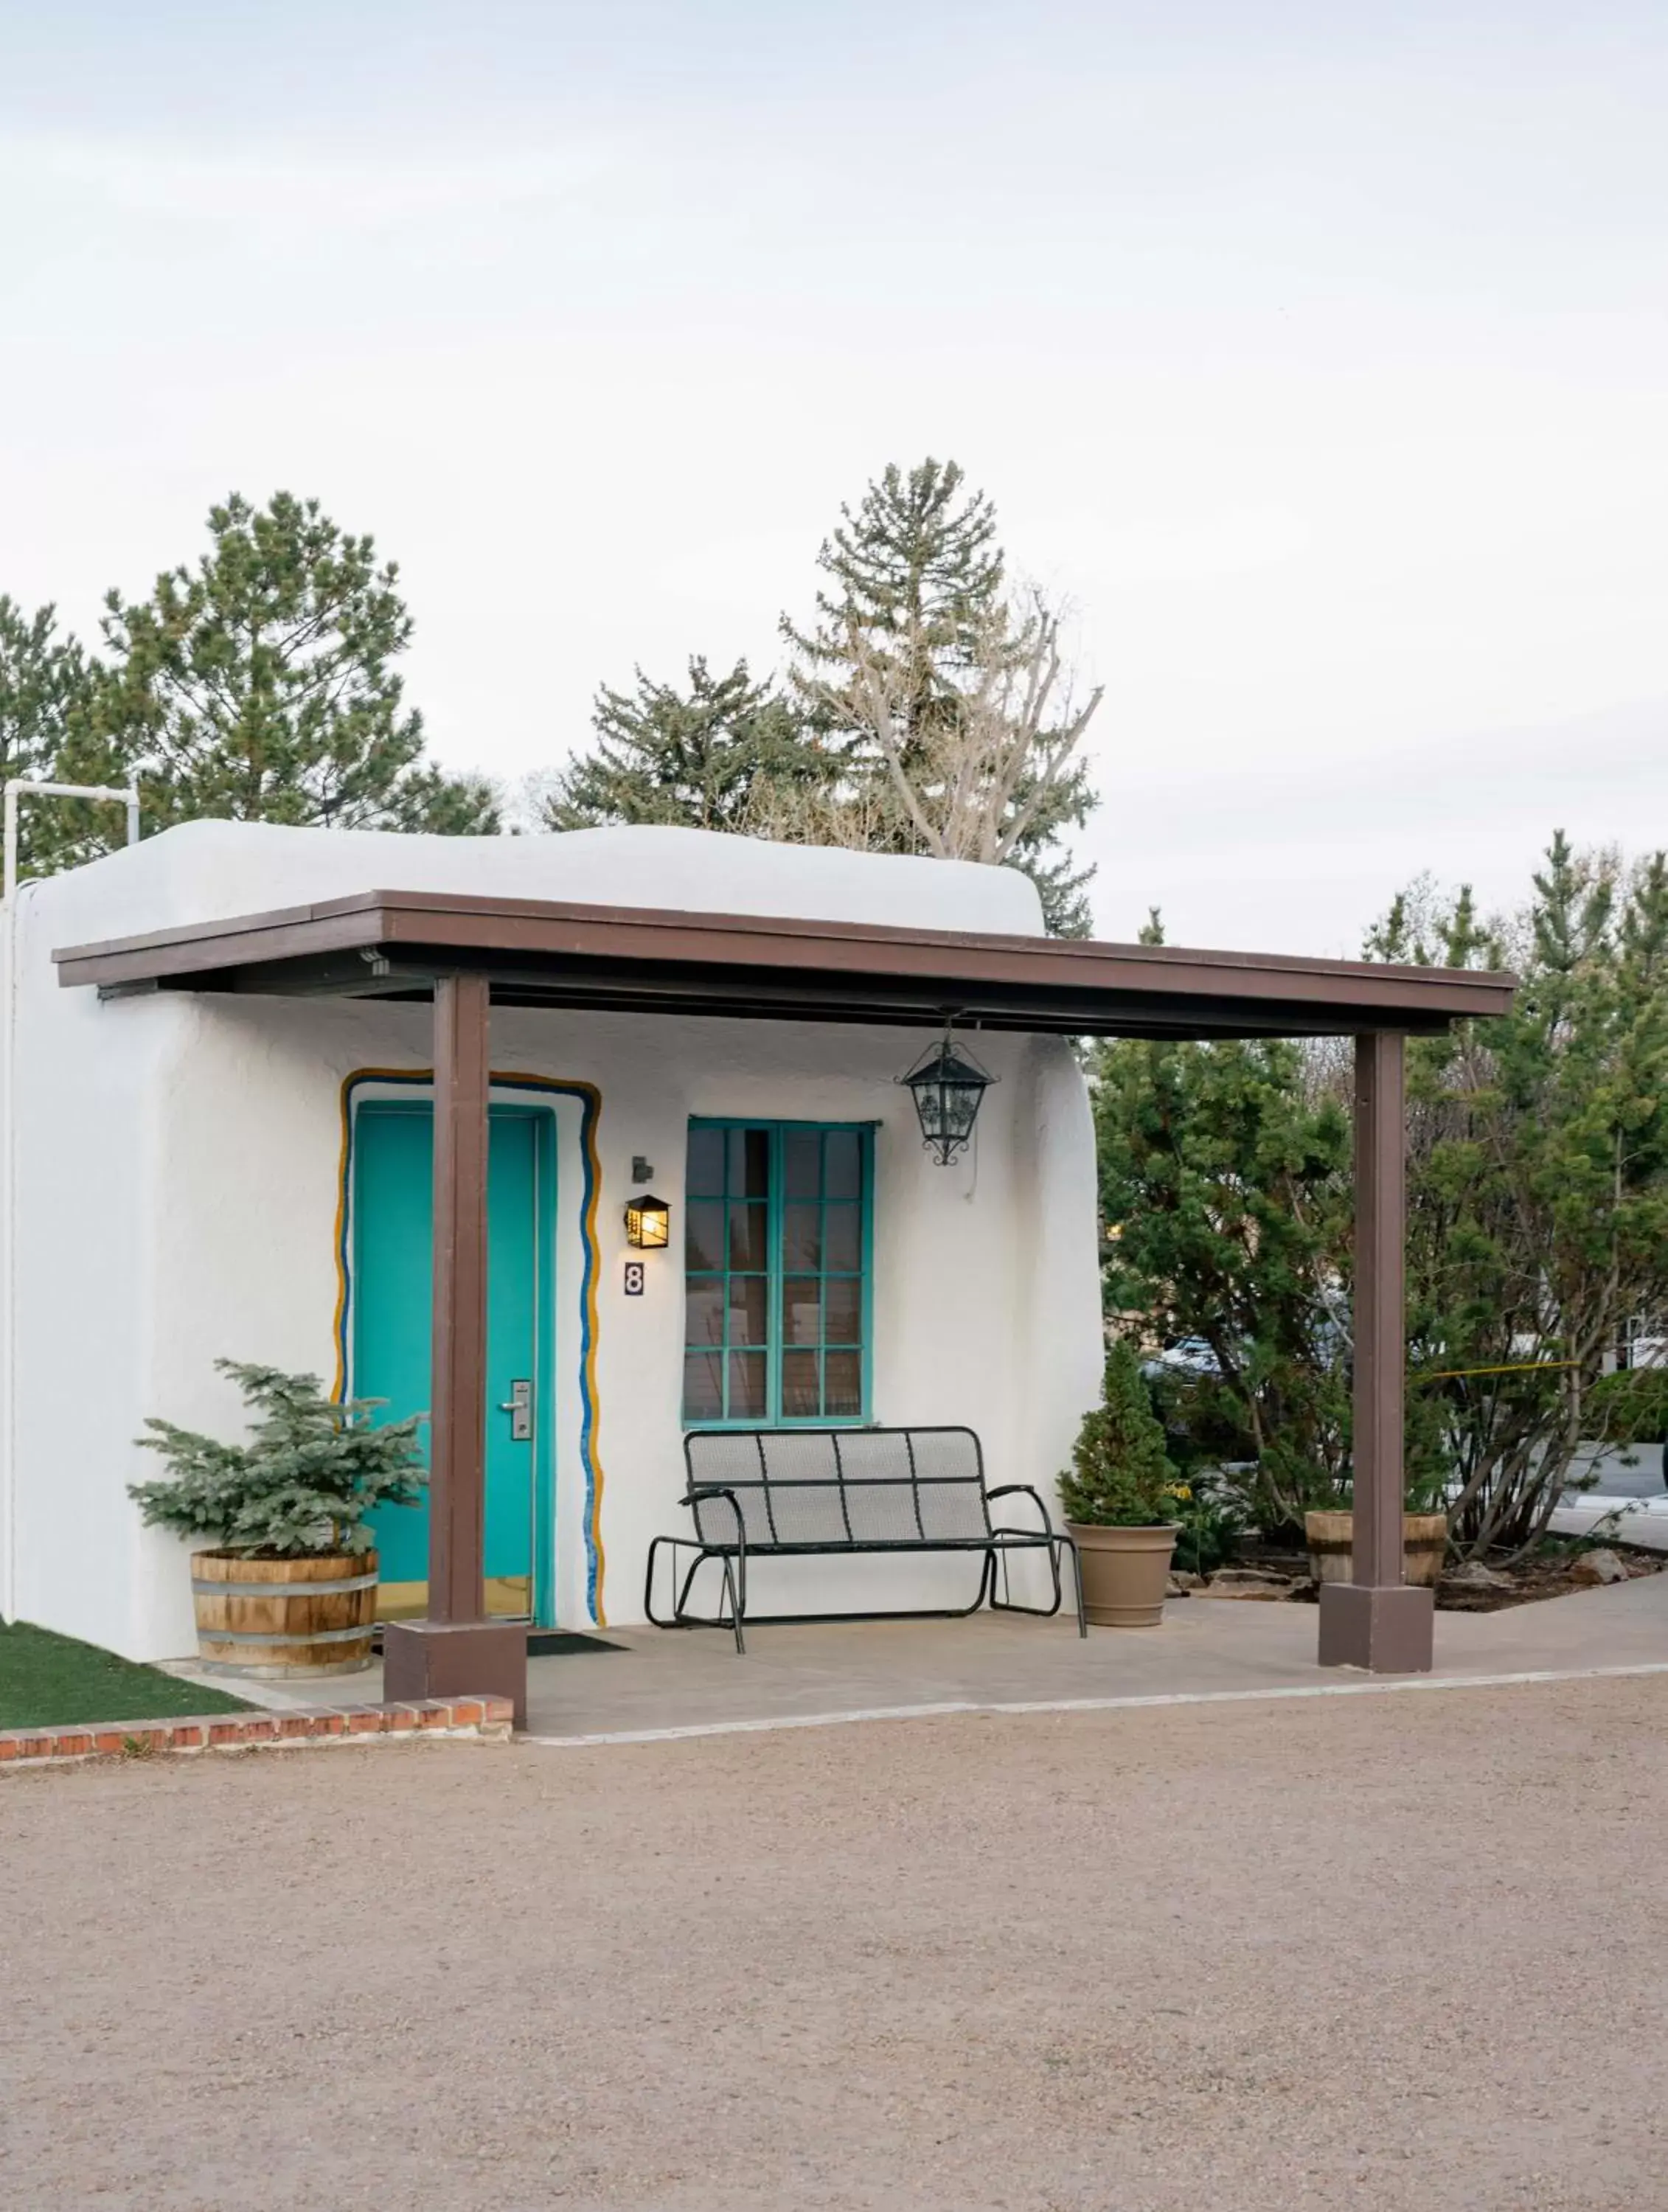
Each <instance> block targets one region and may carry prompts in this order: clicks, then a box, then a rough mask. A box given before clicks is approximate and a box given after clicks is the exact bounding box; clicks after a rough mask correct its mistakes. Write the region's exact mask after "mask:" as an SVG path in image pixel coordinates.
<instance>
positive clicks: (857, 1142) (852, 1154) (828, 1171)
mask: <svg viewBox="0 0 1668 2212" xmlns="http://www.w3.org/2000/svg"><path fill="white" fill-rule="evenodd" d="M823 1147H824V1149H823V1174H824V1176H825V1182H824V1185H823V1188H824V1191H825V1194H826V1195H827V1196H828V1197H830V1198H861V1195H862V1190H863V1150H862V1139H861V1137H860V1136H859V1135H858V1133H857V1132H856V1130H855V1129H831V1130H830V1131H829V1133H828V1134H827V1136H826V1137H825V1138H824V1139H823Z"/></svg>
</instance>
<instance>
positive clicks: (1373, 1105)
mask: <svg viewBox="0 0 1668 2212" xmlns="http://www.w3.org/2000/svg"><path fill="white" fill-rule="evenodd" d="M1406 1060H1407V1040H1406V1038H1405V1037H1403V1036H1399V1035H1397V1034H1396V1033H1394V1032H1383V1031H1379V1032H1375V1033H1373V1034H1372V1035H1369V1036H1358V1037H1357V1038H1356V1040H1355V1295H1354V1316H1353V1318H1354V1362H1355V1373H1354V1475H1355V1480H1354V1527H1353V1530H1352V1534H1351V1550H1352V1553H1353V1559H1352V1562H1351V1565H1350V1579H1349V1580H1348V1582H1347V1583H1322V1585H1321V1591H1320V1663H1321V1665H1322V1666H1323V1667H1366V1668H1370V1669H1371V1670H1372V1671H1373V1673H1374V1674H1423V1673H1426V1672H1428V1670H1429V1668H1430V1666H1431V1662H1432V1656H1433V1643H1434V1595H1433V1594H1432V1592H1431V1591H1429V1590H1428V1589H1409V1587H1408V1585H1407V1584H1406V1583H1405V1582H1404V1580H1403V1559H1402V1512H1403V1490H1404V1482H1403V1461H1402V1425H1403V1392H1404V1391H1405V1389H1406V1365H1407V1355H1406V1349H1405V1346H1406V1328H1407V1323H1406V1291H1405V1267H1406V1263H1405V1243H1406V1236H1407V1079H1406Z"/></svg>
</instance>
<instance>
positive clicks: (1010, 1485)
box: [984, 1482, 1054, 1536]
mask: <svg viewBox="0 0 1668 2212" xmlns="http://www.w3.org/2000/svg"><path fill="white" fill-rule="evenodd" d="M984 1494H985V1498H986V1499H987V1500H988V1502H989V1504H993V1505H994V1504H995V1502H996V1500H997V1499H998V1498H1030V1500H1031V1501H1032V1504H1034V1505H1035V1506H1036V1508H1037V1510H1038V1512H1039V1513H1040V1514H1041V1515H1042V1516H1043V1526H1044V1528H1045V1529H1047V1531H1048V1533H1049V1534H1050V1536H1051V1535H1052V1534H1054V1520H1053V1516H1052V1515H1051V1514H1050V1511H1049V1510H1048V1507H1047V1506H1046V1505H1045V1504H1044V1502H1043V1496H1042V1492H1040V1491H1038V1490H1033V1489H1032V1486H1031V1485H1030V1484H1029V1483H1028V1482H1004V1483H1003V1484H1002V1485H1001V1487H1000V1488H999V1489H996V1490H987V1491H986V1492H985V1493H984Z"/></svg>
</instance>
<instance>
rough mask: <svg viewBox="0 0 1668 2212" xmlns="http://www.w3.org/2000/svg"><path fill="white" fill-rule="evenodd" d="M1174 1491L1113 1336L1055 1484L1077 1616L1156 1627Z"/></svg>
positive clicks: (1132, 1369) (1159, 1439)
mask: <svg viewBox="0 0 1668 2212" xmlns="http://www.w3.org/2000/svg"><path fill="white" fill-rule="evenodd" d="M1179 1494H1180V1486H1179V1485H1178V1482H1177V1480H1176V1470H1175V1468H1173V1467H1172V1464H1171V1462H1170V1460H1169V1458H1168V1457H1167V1455H1166V1452H1165V1448H1164V1431H1163V1429H1162V1428H1161V1427H1160V1425H1159V1422H1158V1421H1157V1419H1155V1418H1154V1413H1153V1409H1152V1407H1151V1406H1150V1405H1149V1404H1148V1397H1147V1385H1146V1383H1144V1382H1143V1381H1142V1380H1141V1369H1140V1367H1139V1366H1138V1365H1137V1364H1136V1361H1135V1353H1134V1352H1132V1351H1131V1349H1130V1348H1129V1345H1128V1344H1126V1343H1125V1342H1124V1341H1123V1339H1122V1338H1119V1339H1117V1340H1114V1342H1113V1344H1112V1346H1111V1350H1110V1351H1109V1352H1107V1354H1106V1373H1105V1382H1104V1383H1103V1385H1102V1392H1101V1401H1100V1403H1099V1405H1098V1406H1097V1407H1095V1408H1094V1409H1093V1412H1092V1413H1086V1414H1085V1415H1084V1417H1083V1426H1082V1428H1081V1431H1079V1434H1078V1438H1077V1444H1076V1448H1075V1449H1074V1451H1073V1453H1072V1463H1071V1466H1070V1467H1069V1468H1068V1469H1067V1471H1066V1473H1065V1474H1062V1476H1061V1477H1060V1501H1061V1504H1062V1506H1063V1507H1064V1509H1065V1514H1066V1525H1067V1527H1068V1528H1069V1529H1070V1531H1071V1533H1072V1535H1073V1536H1074V1539H1075V1540H1076V1543H1077V1557H1078V1560H1079V1564H1080V1568H1081V1573H1082V1577H1083V1610H1084V1612H1085V1613H1087V1615H1088V1618H1089V1619H1090V1620H1092V1621H1093V1622H1095V1623H1096V1624H1097V1626H1100V1627H1102V1628H1156V1627H1157V1626H1158V1625H1159V1622H1160V1620H1162V1618H1163V1615H1164V1593H1165V1589H1166V1584H1167V1583H1168V1582H1169V1579H1170V1556H1171V1553H1172V1552H1173V1551H1174V1549H1175V1546H1176V1537H1177V1534H1178V1524H1177V1522H1176V1521H1175V1519H1174V1518H1173V1515H1174V1512H1175V1506H1176V1500H1177V1498H1178V1496H1179Z"/></svg>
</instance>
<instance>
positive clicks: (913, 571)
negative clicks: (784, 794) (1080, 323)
mask: <svg viewBox="0 0 1668 2212" xmlns="http://www.w3.org/2000/svg"><path fill="white" fill-rule="evenodd" d="M841 518H842V519H841V521H840V524H839V526H838V527H837V529H836V530H835V532H834V533H833V535H832V537H831V538H829V539H827V540H826V541H825V544H823V547H822V549H821V551H820V552H819V555H818V566H819V568H821V569H822V571H823V573H824V574H825V576H826V577H827V579H828V582H827V584H826V585H825V586H822V587H821V588H819V591H818V593H817V599H816V618H815V621H814V623H813V625H812V626H811V627H810V628H808V629H801V628H799V627H798V626H796V625H795V624H794V623H793V622H792V621H791V620H790V619H789V617H787V616H786V615H784V616H783V617H782V621H781V624H780V627H781V631H782V636H783V637H784V638H785V639H786V640H787V641H788V644H789V645H790V646H792V647H793V648H794V653H795V655H796V656H797V658H796V660H795V662H794V666H793V668H792V670H791V671H790V682H791V684H792V687H793V690H794V694H795V696H796V697H797V699H798V701H799V702H800V704H801V708H802V709H803V712H804V714H805V716H806V719H807V723H808V724H809V726H811V727H812V728H813V730H814V731H816V732H817V733H818V734H819V737H821V738H822V739H823V741H824V744H825V746H826V747H827V749H828V750H829V753H830V755H831V757H833V758H834V759H835V760H837V762H838V763H839V765H840V768H841V770H842V773H843V776H844V778H845V779H846V790H845V794H844V795H845V798H846V800H847V804H848V809H849V822H850V823H855V825H856V829H855V836H852V837H851V839H850V842H862V843H865V844H869V845H874V846H878V847H880V848H881V849H883V850H889V851H894V852H905V853H915V852H924V851H929V850H931V849H932V845H931V842H929V841H928V839H927V838H925V837H923V836H922V829H921V823H920V820H919V818H918V817H919V814H920V812H921V811H922V806H923V805H924V808H925V810H926V811H928V812H931V811H935V809H936V807H937V805H939V804H940V803H941V799H942V794H944V793H945V792H946V790H947V786H948V784H949V783H950V781H952V780H953V775H954V765H953V764H954V763H956V761H957V759H958V757H959V748H960V745H961V741H962V739H963V737H964V734H965V728H966V725H967V720H968V716H969V708H970V701H971V700H972V699H973V698H975V697H976V696H980V697H984V698H987V699H988V698H989V696H991V693H992V688H993V687H992V678H1000V677H1001V674H1002V673H1003V672H1004V671H1009V672H1011V671H1019V670H1020V669H1022V668H1024V667H1025V665H1026V663H1027V661H1028V660H1029V659H1030V658H1031V656H1032V653H1033V649H1034V647H1035V644H1036V641H1037V629H1036V622H1037V619H1038V617H1039V616H1041V617H1042V618H1043V619H1044V621H1045V622H1046V623H1048V624H1049V625H1050V635H1057V627H1058V625H1057V622H1056V621H1055V619H1054V618H1053V617H1050V616H1048V615H1047V614H1046V612H1045V611H1044V610H1042V609H1041V608H1040V606H1038V605H1034V604H1033V605H1031V606H1029V607H1027V606H1026V605H1024V604H1023V603H1022V602H1014V601H1011V600H1010V598H1009V596H1008V594H1007V564H1006V557H1005V556H1004V554H1003V551H1002V549H1001V545H1000V544H998V542H997V537H996V515H995V508H994V507H993V506H992V504H991V502H990V501H989V498H988V497H987V496H986V495H984V494H983V492H979V491H974V490H971V489H968V488H967V486H966V480H965V474H964V472H963V471H962V469H961V468H960V466H959V465H958V464H957V463H956V462H954V461H946V462H939V461H936V460H934V459H930V458H929V459H927V460H925V461H922V463H921V464H920V465H919V466H917V467H916V468H913V469H911V470H910V471H908V472H907V474H906V473H905V472H904V471H903V470H902V469H900V468H898V466H897V465H896V464H892V465H890V466H888V467H887V468H886V470H885V471H883V472H882V474H881V475H880V477H878V478H877V479H876V480H875V482H874V483H871V484H870V485H869V487H868V489H867V491H866V492H865V493H864V495H863V497H862V499H861V501H860V502H859V504H858V506H857V507H856V508H855V511H854V510H853V509H852V508H851V507H849V506H846V507H842V509H841ZM1023 689H1024V686H1023V685H1021V686H1020V690H1023ZM877 690H881V691H884V693H885V696H886V712H887V714H888V715H889V717H891V718H892V720H893V721H894V722H895V723H896V724H897V726H898V763H897V766H898V769H901V776H900V774H898V773H895V772H894V771H893V769H891V768H889V767H888V764H887V763H886V758H885V751H884V748H882V747H881V745H880V744H879V742H878V740H877V738H876V736H875V733H874V699H875V695H876V692H877ZM1090 711H1091V712H1093V707H1091V708H1090ZM1048 738H1049V732H1047V730H1046V729H1045V730H1044V732H1043V733H1042V743H1041V744H1040V745H1039V747H1038V758H1037V762H1036V765H1035V766H1034V767H1030V768H1027V769H1026V773H1025V774H1023V775H1021V776H1020V778H1019V780H1018V781H1016V782H1015V783H1014V787H1013V789H1012V791H1011V793H1005V794H1004V805H1005V806H1006V808H1007V811H1009V813H1010V814H1011V815H1012V816H1013V817H1016V818H1017V817H1020V816H1021V815H1022V814H1028V815H1029V817H1030V818H1029V819H1027V820H1026V822H1025V824H1024V827H1023V829H1021V830H1020V834H1019V835H1018V836H1017V837H1016V838H1015V839H1014V845H1013V849H1012V852H1011V854H1009V855H1008V856H1007V857H1009V858H1011V860H1013V861H1014V864H1015V865H1017V866H1021V867H1023V868H1024V869H1025V870H1026V872H1027V873H1028V874H1029V875H1030V876H1031V877H1032V880H1033V881H1034V882H1035V883H1036V884H1037V886H1038V891H1039V892H1040V893H1041V895H1042V898H1043V902H1044V913H1045V915H1046V917H1047V920H1048V924H1049V927H1050V929H1051V930H1052V931H1054V933H1056V934H1057V935H1062V936H1083V935H1086V934H1087V931H1088V927H1089V920H1090V917H1089V908H1088V902H1087V898H1086V897H1085V896H1084V887H1085V885H1086V884H1087V882H1088V880H1089V876H1090V874H1091V873H1092V871H1087V870H1084V871H1076V870H1074V868H1073V867H1072V865H1071V863H1070V861H1069V860H1068V858H1067V857H1066V856H1065V855H1064V854H1062V853H1061V852H1060V851H1059V850H1058V845H1059V840H1060V838H1061V836H1062V834H1063V833H1064V832H1065V831H1066V830H1067V829H1068V828H1071V827H1076V828H1080V829H1081V827H1082V825H1083V823H1085V822H1086V821H1087V817H1088V815H1089V812H1090V810H1091V809H1092V808H1093V805H1095V803H1096V802H1095V799H1094V795H1093V792H1092V790H1091V789H1090V787H1089V781H1088V773H1087V768H1086V767H1085V766H1084V765H1083V763H1081V762H1075V763H1071V764H1068V765H1067V766H1066V767H1064V769H1062V770H1056V769H1054V768H1050V766H1048V764H1047V761H1046V753H1047V745H1048ZM900 781H902V782H903V783H905V784H907V785H908V786H909V787H910V789H911V790H912V791H913V792H915V793H917V794H919V796H920V799H921V805H917V806H916V807H910V805H906V804H904V803H901V802H900V799H899V793H898V786H899V783H900ZM826 813H827V809H826V807H825V806H822V807H819V808H816V809H813V813H812V817H811V828H812V830H813V833H819V834H821V835H824V836H827V835H829V834H830V833H831V829H832V833H833V834H834V835H838V834H839V831H838V828H837V825H831V823H829V822H828V821H827V820H826V819H824V818H821V817H825V816H826Z"/></svg>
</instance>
